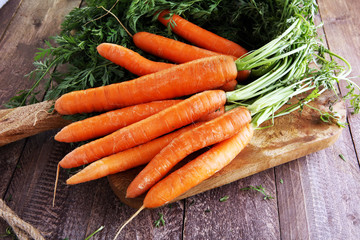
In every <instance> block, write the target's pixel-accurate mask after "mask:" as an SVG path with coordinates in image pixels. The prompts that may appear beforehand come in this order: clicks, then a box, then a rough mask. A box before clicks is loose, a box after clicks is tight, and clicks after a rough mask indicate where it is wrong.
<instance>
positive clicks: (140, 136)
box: [59, 90, 226, 166]
mask: <svg viewBox="0 0 360 240" xmlns="http://www.w3.org/2000/svg"><path fill="white" fill-rule="evenodd" d="M225 102H226V98H225V92H224V91H222V90H211V91H204V92H201V93H198V94H196V95H194V96H191V97H189V98H187V99H185V100H183V101H181V102H179V103H177V104H175V105H173V106H171V107H169V108H166V109H164V110H162V111H161V112H158V113H156V114H154V115H152V116H150V117H148V118H145V119H143V120H141V121H139V122H136V123H133V124H131V125H129V126H127V127H124V128H121V129H119V130H117V131H115V132H113V133H112V134H109V135H107V136H105V137H103V138H99V139H97V140H94V141H92V142H89V143H87V144H85V145H82V146H80V147H78V148H76V149H74V150H73V151H72V152H70V153H68V154H67V155H66V156H65V157H64V158H63V159H62V160H61V161H60V163H59V164H60V166H62V165H68V166H69V165H83V164H87V163H90V162H93V161H95V160H98V159H100V158H102V157H106V156H109V155H111V154H114V153H117V152H120V151H123V150H126V149H129V148H132V147H135V146H137V145H140V144H143V143H146V142H148V141H151V140H152V139H155V138H157V137H159V136H162V135H164V134H166V133H169V132H172V131H174V130H176V129H178V128H181V127H183V126H185V125H188V124H190V123H192V122H194V121H196V120H198V119H199V118H200V117H202V116H204V115H206V114H209V113H210V112H213V111H215V110H217V109H219V108H220V107H221V106H223V105H224V104H225Z"/></svg>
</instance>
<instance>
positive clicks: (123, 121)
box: [55, 100, 181, 142]
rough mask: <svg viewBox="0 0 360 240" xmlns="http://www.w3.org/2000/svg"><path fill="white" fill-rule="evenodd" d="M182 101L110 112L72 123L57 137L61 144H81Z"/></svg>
mask: <svg viewBox="0 0 360 240" xmlns="http://www.w3.org/2000/svg"><path fill="white" fill-rule="evenodd" d="M180 101H181V100H164V101H154V102H149V103H144V104H138V105H134V106H130V107H126V108H121V109H117V110H113V111H109V112H106V113H103V114H100V115H96V116H93V117H89V118H86V119H84V120H81V121H77V122H74V123H71V124H69V125H67V126H65V127H64V128H62V129H61V130H60V131H59V132H58V133H57V134H56V135H55V140H56V141H59V142H79V141H86V140H89V139H93V138H96V137H101V136H105V135H107V134H109V133H112V132H114V131H116V130H118V129H120V128H122V127H125V126H128V125H130V124H132V123H135V122H138V121H140V120H142V119H145V118H147V117H149V116H151V115H153V114H155V113H158V112H160V111H161V110H163V109H165V108H168V107H170V106H173V105H175V104H176V103H179V102H180Z"/></svg>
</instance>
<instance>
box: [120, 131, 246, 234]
mask: <svg viewBox="0 0 360 240" xmlns="http://www.w3.org/2000/svg"><path fill="white" fill-rule="evenodd" d="M252 135H253V128H252V126H251V124H247V125H246V126H244V127H243V128H242V130H241V131H240V132H239V133H237V134H235V135H234V136H233V137H231V138H229V139H227V140H225V141H223V142H221V143H218V144H216V145H215V146H214V147H212V148H211V149H210V150H208V151H206V152H205V153H203V154H202V155H200V156H199V157H197V158H195V159H194V160H192V161H190V162H189V163H187V164H186V165H185V166H183V167H181V168H180V169H178V170H176V171H175V172H173V173H171V174H170V175H169V176H167V177H165V178H164V179H163V180H161V181H160V182H158V183H157V184H156V185H155V186H153V187H152V188H151V189H150V190H149V192H148V193H147V194H146V196H145V198H144V202H143V205H142V207H140V208H139V210H138V211H137V212H136V213H135V214H134V215H133V216H132V217H131V218H130V219H129V220H128V221H126V222H125V223H124V224H123V225H122V226H121V227H120V228H119V230H118V231H117V233H116V235H115V237H114V239H116V238H117V237H118V235H119V233H120V232H121V230H122V229H123V228H124V227H125V226H126V224H127V223H129V222H130V221H131V220H132V219H133V218H134V217H135V216H136V215H137V214H139V213H140V212H141V211H142V210H143V209H144V208H156V207H159V206H162V205H164V204H166V203H169V202H170V201H173V200H174V199H175V198H176V197H178V196H180V195H181V194H182V193H184V192H186V191H187V190H189V189H190V188H192V187H194V186H196V185H197V184H199V183H200V182H202V181H204V180H206V179H207V178H209V177H210V176H212V175H213V174H215V173H216V172H217V171H219V170H221V169H222V168H224V167H225V166H226V165H228V164H229V163H230V162H231V161H232V160H233V159H234V158H235V157H236V156H237V155H238V154H239V153H240V152H241V150H242V149H243V148H244V147H245V146H246V145H247V144H248V142H249V141H250V139H251V138H252Z"/></svg>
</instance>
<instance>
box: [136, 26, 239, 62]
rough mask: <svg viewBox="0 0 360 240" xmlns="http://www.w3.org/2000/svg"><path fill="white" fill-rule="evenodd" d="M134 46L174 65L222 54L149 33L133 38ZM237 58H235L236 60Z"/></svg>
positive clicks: (139, 33) (137, 34)
mask: <svg viewBox="0 0 360 240" xmlns="http://www.w3.org/2000/svg"><path fill="white" fill-rule="evenodd" d="M133 40H134V44H135V46H137V47H138V48H140V49H141V50H144V51H145V52H147V53H150V54H151V55H154V56H157V57H160V58H162V59H167V60H170V61H171V62H174V63H185V62H190V61H193V60H196V59H199V58H204V57H211V56H218V55H220V54H218V53H216V52H212V51H209V50H206V49H203V48H199V47H196V46H192V45H189V44H186V43H184V42H180V41H176V40H174V39H171V38H166V37H163V36H160V35H157V34H153V33H149V32H138V33H136V34H134V36H133ZM236 59H237V58H236V57H234V60H236Z"/></svg>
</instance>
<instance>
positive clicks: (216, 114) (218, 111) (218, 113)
mask: <svg viewBox="0 0 360 240" xmlns="http://www.w3.org/2000/svg"><path fill="white" fill-rule="evenodd" d="M224 113H225V106H221V107H220V108H219V109H216V110H215V111H213V112H211V113H209V114H208V115H204V116H202V117H201V118H199V120H197V121H198V122H207V121H210V120H212V119H214V118H217V117H219V116H221V115H223V114H224Z"/></svg>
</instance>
